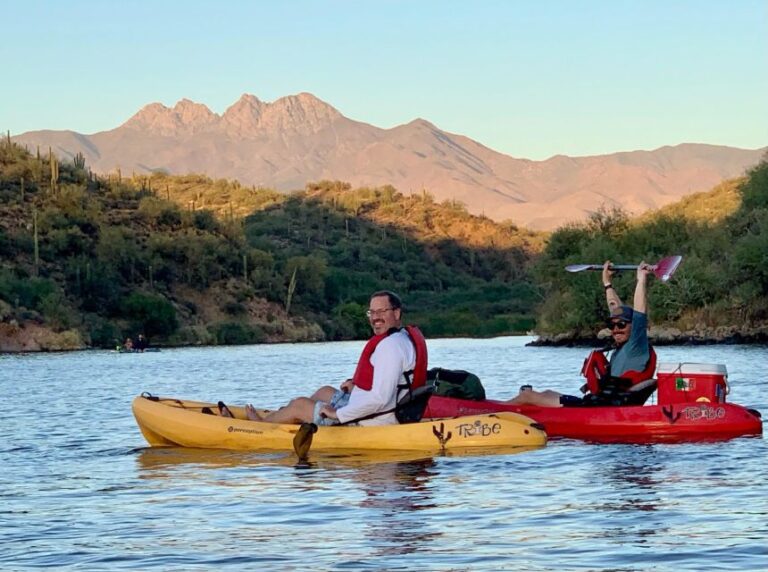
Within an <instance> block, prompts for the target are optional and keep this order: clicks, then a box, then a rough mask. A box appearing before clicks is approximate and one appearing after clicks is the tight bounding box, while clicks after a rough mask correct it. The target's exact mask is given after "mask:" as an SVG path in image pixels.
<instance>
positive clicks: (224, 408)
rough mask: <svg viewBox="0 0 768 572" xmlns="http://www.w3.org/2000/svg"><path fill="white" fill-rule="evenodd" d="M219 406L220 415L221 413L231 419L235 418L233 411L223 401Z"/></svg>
mask: <svg viewBox="0 0 768 572" xmlns="http://www.w3.org/2000/svg"><path fill="white" fill-rule="evenodd" d="M218 407H219V415H221V416H222V417H229V418H230V419H234V418H235V416H234V415H232V412H231V411H230V410H229V407H227V406H226V405H225V404H224V402H223V401H219V403H218Z"/></svg>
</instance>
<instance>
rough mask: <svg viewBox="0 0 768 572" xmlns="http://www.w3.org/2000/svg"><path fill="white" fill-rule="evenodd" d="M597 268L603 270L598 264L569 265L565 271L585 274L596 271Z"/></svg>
mask: <svg viewBox="0 0 768 572" xmlns="http://www.w3.org/2000/svg"><path fill="white" fill-rule="evenodd" d="M597 268H602V266H598V265H596V264H569V265H568V266H566V267H565V270H566V271H567V272H583V271H584V270H596V269H597Z"/></svg>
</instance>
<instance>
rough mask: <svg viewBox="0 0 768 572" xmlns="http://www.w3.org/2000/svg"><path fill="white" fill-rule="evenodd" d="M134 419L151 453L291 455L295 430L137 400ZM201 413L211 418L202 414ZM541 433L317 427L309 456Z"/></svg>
mask: <svg viewBox="0 0 768 572" xmlns="http://www.w3.org/2000/svg"><path fill="white" fill-rule="evenodd" d="M132 408H133V415H134V417H136V423H137V424H138V425H139V429H141V432H142V434H143V435H144V438H145V439H146V440H147V442H148V443H149V444H150V445H152V446H153V447H173V446H176V447H200V448H210V449H246V450H277V451H290V450H292V448H293V438H294V436H295V435H296V432H297V431H298V430H299V425H288V424H278V423H264V422H260V421H251V420H249V419H247V418H246V416H245V408H244V407H234V406H229V409H230V411H231V412H232V414H233V415H234V416H235V418H234V419H233V418H230V417H221V416H220V415H218V409H217V406H216V404H214V403H205V402H201V401H189V400H183V399H174V398H170V397H156V396H148V395H141V396H139V397H136V398H135V399H134V400H133V404H132ZM203 410H208V411H211V412H212V414H208V413H203ZM546 442H547V436H546V433H544V430H543V428H542V427H541V425H539V424H537V423H536V422H535V421H533V419H530V418H529V417H525V416H523V415H519V414H517V413H509V412H501V413H490V414H481V415H470V416H466V417H454V418H448V419H432V420H429V421H421V422H419V423H407V424H402V425H384V426H374V427H370V426H368V427H359V426H331V427H322V426H321V427H319V428H318V430H317V433H316V434H315V435H314V438H313V442H312V450H391V451H429V452H433V451H446V450H454V449H457V450H463V449H471V448H476V447H540V446H542V445H545V444H546Z"/></svg>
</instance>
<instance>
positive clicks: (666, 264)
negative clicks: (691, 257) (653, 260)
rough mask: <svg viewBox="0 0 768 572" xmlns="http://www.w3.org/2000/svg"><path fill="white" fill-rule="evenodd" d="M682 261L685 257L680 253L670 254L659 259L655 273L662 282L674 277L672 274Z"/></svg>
mask: <svg viewBox="0 0 768 572" xmlns="http://www.w3.org/2000/svg"><path fill="white" fill-rule="evenodd" d="M682 261H683V257H682V256H680V255H675V256H668V257H667V258H664V259H662V260H659V262H658V263H657V264H656V266H654V268H653V274H654V275H655V276H656V278H658V279H659V280H661V281H662V282H666V281H667V280H669V279H670V278H672V275H673V274H674V273H675V270H677V267H678V266H680V263H681V262H682Z"/></svg>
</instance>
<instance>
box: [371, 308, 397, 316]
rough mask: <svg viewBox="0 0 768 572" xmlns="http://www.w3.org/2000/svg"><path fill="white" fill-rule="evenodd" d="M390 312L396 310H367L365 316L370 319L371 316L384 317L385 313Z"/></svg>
mask: <svg viewBox="0 0 768 572" xmlns="http://www.w3.org/2000/svg"><path fill="white" fill-rule="evenodd" d="M390 310H394V308H382V309H381V310H367V311H366V312H365V315H366V316H368V317H369V318H370V317H371V316H383V315H384V312H389V311H390Z"/></svg>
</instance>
